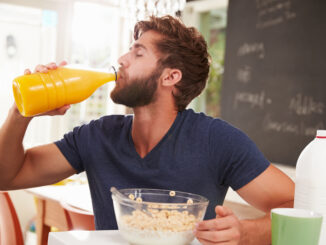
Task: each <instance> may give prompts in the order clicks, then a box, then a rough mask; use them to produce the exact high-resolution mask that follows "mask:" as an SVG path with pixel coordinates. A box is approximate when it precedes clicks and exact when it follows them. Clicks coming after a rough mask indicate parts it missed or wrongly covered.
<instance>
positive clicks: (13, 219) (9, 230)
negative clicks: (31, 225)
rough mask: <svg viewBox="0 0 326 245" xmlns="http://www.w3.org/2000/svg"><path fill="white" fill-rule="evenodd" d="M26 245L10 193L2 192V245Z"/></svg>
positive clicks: (0, 199) (0, 227)
mask: <svg viewBox="0 0 326 245" xmlns="http://www.w3.org/2000/svg"><path fill="white" fill-rule="evenodd" d="M9 244H10V245H24V241H23V234H22V231H21V228H20V224H19V221H18V217H17V214H16V210H15V207H14V205H13V203H12V201H11V199H10V196H9V194H8V192H0V245H9Z"/></svg>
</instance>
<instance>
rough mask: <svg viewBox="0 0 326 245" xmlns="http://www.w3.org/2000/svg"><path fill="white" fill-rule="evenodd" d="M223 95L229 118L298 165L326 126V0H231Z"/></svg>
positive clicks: (278, 158) (279, 159) (280, 158)
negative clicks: (305, 151)
mask: <svg viewBox="0 0 326 245" xmlns="http://www.w3.org/2000/svg"><path fill="white" fill-rule="evenodd" d="M221 98H222V99H221V117H222V118H223V119H225V120H226V121H228V122H230V123H232V124H233V125H234V126H236V127H238V128H240V129H241V130H242V131H244V132H245V133H246V134H247V135H248V136H249V137H250V138H251V139H252V140H253V141H254V142H255V143H256V144H257V146H258V148H259V149H260V150H261V151H262V152H263V153H264V155H265V156H266V158H267V159H268V160H269V161H271V162H273V163H281V164H285V165H292V166H295V165H296V161H297V159H298V157H299V155H300V152H301V151H302V150H303V148H304V147H305V146H306V145H307V144H308V143H309V142H310V141H312V140H313V139H314V137H315V135H316V130H317V129H325V126H326V113H325V109H326V108H325V105H326V1H325V0H230V1H229V6H228V22H227V32H226V56H225V72H224V78H223V83H222V92H221ZM325 150H326V149H325Z"/></svg>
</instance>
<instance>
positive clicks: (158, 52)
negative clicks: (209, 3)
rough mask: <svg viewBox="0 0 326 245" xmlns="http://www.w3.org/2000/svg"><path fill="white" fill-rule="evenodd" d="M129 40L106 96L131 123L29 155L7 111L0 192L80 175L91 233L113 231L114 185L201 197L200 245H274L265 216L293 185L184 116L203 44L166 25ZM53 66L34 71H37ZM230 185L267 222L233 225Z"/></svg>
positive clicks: (155, 24) (224, 132)
mask: <svg viewBox="0 0 326 245" xmlns="http://www.w3.org/2000/svg"><path fill="white" fill-rule="evenodd" d="M134 38H135V42H134V44H133V45H132V47H131V48H130V50H129V52H128V53H126V54H125V55H123V56H122V57H120V58H119V64H120V66H121V67H120V69H119V73H120V78H119V79H118V80H117V82H116V86H115V88H114V90H113V91H112V93H111V98H112V100H113V101H114V102H116V103H120V104H124V105H126V106H129V107H131V108H133V111H134V115H133V116H131V115H128V116H124V115H114V116H105V117H102V118H100V119H99V120H95V121H92V122H90V123H89V124H87V125H83V126H81V127H77V128H75V129H74V130H73V131H72V132H70V133H68V134H66V135H65V136H64V138H63V139H62V140H60V141H58V142H55V143H53V144H48V145H43V146H38V147H35V148H31V149H28V150H27V151H26V152H25V151H24V148H23V146H22V140H23V137H24V133H25V131H26V128H27V126H28V123H29V122H30V120H31V118H24V117H22V116H21V115H20V114H19V112H18V110H17V108H16V106H13V107H12V109H11V110H10V112H9V115H8V118H7V120H6V121H5V123H4V125H3V126H2V128H1V130H0V187H1V189H2V190H5V189H6V190H11V189H19V188H28V187H34V186H40V185H47V184H52V183H55V182H57V181H60V180H62V179H64V178H67V177H69V176H71V175H72V174H75V173H79V172H82V171H86V174H87V177H88V181H89V186H90V191H91V195H92V201H93V208H94V214H95V221H96V227H97V229H115V228H116V221H115V219H114V213H113V207H112V200H111V197H110V187H111V186H115V187H117V188H118V189H119V188H132V187H134V188H137V187H142V188H162V189H173V190H179V191H186V192H192V193H197V194H200V195H203V196H205V197H207V198H208V199H209V200H210V205H209V207H208V209H207V213H206V216H205V219H206V220H205V221H203V222H201V223H199V224H198V225H197V226H196V230H195V231H194V232H195V234H196V237H197V238H198V240H199V241H200V242H201V243H202V244H205V245H210V244H246V245H248V244H259V245H262V244H270V230H271V227H270V226H271V225H270V217H269V216H270V215H269V211H270V209H271V208H274V207H281V206H284V207H285V206H287V207H291V206H292V205H293V195H294V185H293V182H292V181H291V180H290V179H289V178H288V177H287V176H286V175H284V174H283V173H281V172H280V171H279V170H278V169H277V168H275V167H273V166H272V165H270V164H269V162H268V161H267V160H266V159H265V158H264V157H263V155H262V154H261V153H260V152H259V150H258V149H257V148H256V146H255V145H254V143H253V142H252V141H251V140H250V139H249V138H248V137H247V136H246V135H245V134H243V133H242V132H241V131H239V130H238V129H236V128H234V127H232V126H231V125H229V124H228V123H226V122H224V121H222V120H220V119H213V118H210V117H208V116H206V115H204V114H202V113H200V114H197V113H195V112H193V111H192V110H186V109H185V108H186V106H187V105H188V104H189V103H190V101H191V100H192V99H193V98H194V97H196V96H197V95H199V94H200V93H201V91H202V90H203V89H204V87H205V83H206V80H207V77H208V71H209V61H208V59H209V55H208V53H207V46H206V43H205V41H204V39H203V37H202V36H201V35H200V34H199V33H198V32H197V31H196V30H195V29H194V28H186V27H185V26H184V25H183V24H182V23H181V22H179V21H178V20H177V19H174V18H172V17H170V16H166V17H162V18H156V17H151V19H150V20H149V21H141V22H138V23H137V24H136V26H135V32H134ZM64 64H65V63H62V64H61V65H64ZM56 67H57V66H56V64H54V63H51V64H49V65H47V66H43V65H38V66H37V67H36V71H38V72H47V71H48V69H56ZM29 73H30V71H29V70H26V71H25V74H29ZM68 108H69V106H68V105H67V106H64V107H62V108H59V109H57V110H54V111H52V112H49V113H47V114H48V115H58V114H64V113H65V111H66V110H67V109H68ZM229 186H231V187H232V188H233V189H235V190H236V191H237V192H238V193H239V194H240V196H242V197H243V198H244V199H245V200H246V201H247V202H249V203H250V204H252V205H253V206H255V207H257V208H259V209H260V210H263V211H264V212H266V216H264V217H262V218H260V219H256V220H239V219H238V218H237V217H236V216H235V215H234V214H233V213H232V211H231V210H230V209H228V208H226V207H223V206H219V205H221V204H222V203H223V201H224V197H225V194H226V191H227V189H228V187H229Z"/></svg>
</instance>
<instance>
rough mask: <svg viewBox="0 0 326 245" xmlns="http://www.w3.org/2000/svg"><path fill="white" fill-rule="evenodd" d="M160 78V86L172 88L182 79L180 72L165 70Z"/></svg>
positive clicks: (171, 69) (177, 70) (172, 69)
mask: <svg viewBox="0 0 326 245" xmlns="http://www.w3.org/2000/svg"><path fill="white" fill-rule="evenodd" d="M161 77H162V86H174V85H175V84H176V83H178V82H179V81H180V80H181V79H182V72H181V71H180V70H179V69H174V68H165V69H164V70H163V72H162V76H161Z"/></svg>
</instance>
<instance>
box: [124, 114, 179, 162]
mask: <svg viewBox="0 0 326 245" xmlns="http://www.w3.org/2000/svg"><path fill="white" fill-rule="evenodd" d="M180 118H181V113H180V112H178V114H177V116H176V118H175V119H174V122H173V123H172V125H171V127H170V128H169V130H168V131H167V133H166V134H165V135H164V136H163V137H162V139H161V140H160V141H159V142H158V143H157V144H156V145H155V146H154V148H153V149H152V150H151V151H150V152H148V153H147V154H146V155H145V156H144V157H143V158H142V157H141V156H140V155H139V154H138V152H137V151H136V147H135V144H134V140H133V138H132V135H131V128H132V121H133V117H132V120H130V125H129V145H130V148H131V150H132V151H133V154H134V155H135V157H136V158H137V159H138V160H139V161H141V162H146V161H147V160H148V159H150V158H151V156H152V155H155V152H157V151H158V150H159V148H160V146H161V145H162V144H163V143H164V142H165V141H166V138H168V136H169V135H170V134H171V133H172V132H173V130H174V128H175V127H176V125H177V124H178V122H179V121H180Z"/></svg>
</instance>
